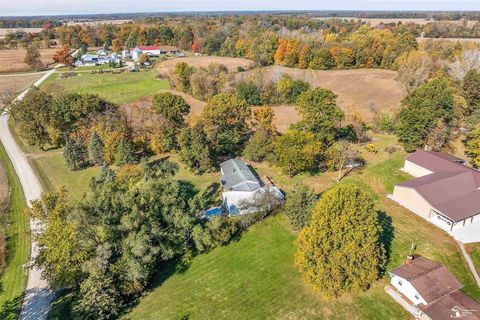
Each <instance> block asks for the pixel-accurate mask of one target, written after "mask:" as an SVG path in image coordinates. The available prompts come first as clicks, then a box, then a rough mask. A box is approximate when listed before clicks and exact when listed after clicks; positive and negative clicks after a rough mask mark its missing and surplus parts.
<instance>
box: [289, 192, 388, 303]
mask: <svg viewBox="0 0 480 320" xmlns="http://www.w3.org/2000/svg"><path fill="white" fill-rule="evenodd" d="M381 230H382V228H381V225H380V223H379V219H378V215H377V212H376V211H375V208H374V203H373V199H372V198H371V197H370V196H369V195H368V194H367V193H366V192H365V191H363V190H361V189H360V188H359V187H356V186H354V185H348V184H342V185H338V186H336V187H334V188H333V189H331V190H329V191H328V192H326V193H325V194H324V195H323V196H322V197H321V199H320V200H319V201H318V203H317V205H316V206H315V208H314V209H313V212H312V218H311V221H310V225H309V226H308V227H306V228H304V229H303V230H302V231H301V232H300V234H299V236H298V239H297V246H298V248H297V252H296V254H295V266H296V267H297V268H298V270H300V272H301V273H302V275H303V278H304V280H305V282H306V283H307V285H308V286H309V287H311V288H312V289H313V291H314V292H315V293H318V294H319V295H320V296H322V297H323V298H324V299H329V298H333V297H338V296H340V295H342V294H344V293H358V292H362V291H365V290H367V289H368V288H369V287H370V286H371V285H372V284H373V283H374V282H375V281H376V280H377V279H378V278H379V276H380V274H381V272H382V270H383V268H384V265H385V260H386V259H385V250H384V246H383V245H382V242H381Z"/></svg>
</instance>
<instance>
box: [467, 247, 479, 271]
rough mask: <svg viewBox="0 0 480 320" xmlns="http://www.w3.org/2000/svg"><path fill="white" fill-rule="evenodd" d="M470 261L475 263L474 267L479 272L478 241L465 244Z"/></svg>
mask: <svg viewBox="0 0 480 320" xmlns="http://www.w3.org/2000/svg"><path fill="white" fill-rule="evenodd" d="M465 249H466V250H467V252H468V254H469V255H470V258H472V262H473V264H474V265H475V269H477V272H478V273H480V243H469V244H466V245H465Z"/></svg>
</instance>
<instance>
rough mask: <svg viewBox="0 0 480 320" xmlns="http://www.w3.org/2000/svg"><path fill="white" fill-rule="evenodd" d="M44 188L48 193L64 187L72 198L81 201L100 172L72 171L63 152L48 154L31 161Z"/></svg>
mask: <svg viewBox="0 0 480 320" xmlns="http://www.w3.org/2000/svg"><path fill="white" fill-rule="evenodd" d="M30 163H31V164H32V166H33V168H34V169H35V172H36V173H37V176H38V178H39V179H40V182H41V183H42V187H43V189H44V190H46V191H52V190H58V189H59V188H60V187H62V186H64V187H66V188H67V190H68V191H69V192H70V194H71V195H72V197H74V198H75V199H79V198H80V197H81V196H82V195H83V194H84V193H85V192H87V191H88V190H89V182H90V179H91V178H92V177H95V176H97V175H98V173H99V172H100V168H99V167H90V168H86V169H83V170H78V171H71V170H70V169H69V168H68V167H67V165H66V163H65V159H64V158H63V154H62V153H61V152H57V153H54V154H46V155H44V156H41V157H37V158H33V159H31V160H30Z"/></svg>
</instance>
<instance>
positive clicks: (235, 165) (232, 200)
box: [220, 159, 283, 215]
mask: <svg viewBox="0 0 480 320" xmlns="http://www.w3.org/2000/svg"><path fill="white" fill-rule="evenodd" d="M220 169H221V172H222V177H221V178H220V182H221V184H222V186H223V193H222V198H223V207H224V208H225V209H226V210H227V211H228V212H229V213H230V214H231V215H237V214H245V213H249V212H255V211H256V210H257V208H256V207H255V206H254V205H248V206H249V207H248V208H245V207H244V206H245V201H247V203H248V200H252V199H255V197H257V196H261V195H262V193H265V192H267V191H268V192H274V194H275V197H276V198H277V199H279V200H280V201H283V194H282V192H281V191H280V190H279V189H278V188H277V187H275V186H265V185H264V183H263V182H262V181H261V180H260V179H259V178H258V177H257V176H256V175H255V173H254V172H253V171H252V170H251V169H250V167H249V166H248V165H247V164H246V163H245V162H243V161H242V160H240V159H230V160H227V161H225V162H223V163H221V164H220Z"/></svg>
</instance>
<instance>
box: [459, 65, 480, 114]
mask: <svg viewBox="0 0 480 320" xmlns="http://www.w3.org/2000/svg"><path fill="white" fill-rule="evenodd" d="M463 92H464V96H465V99H466V100H467V103H468V108H469V109H468V113H469V114H470V113H473V112H474V111H475V110H478V109H480V71H475V70H471V71H470V72H468V73H467V75H466V76H465V78H463Z"/></svg>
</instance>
